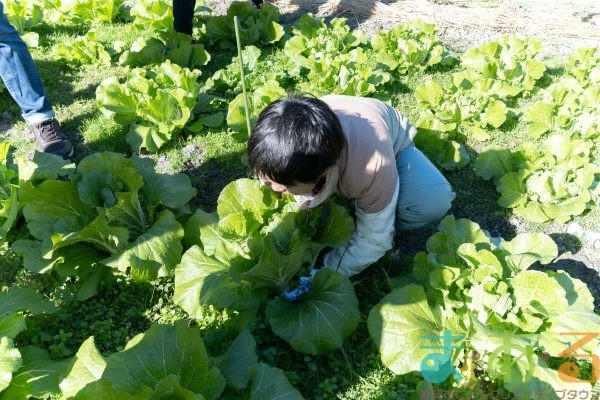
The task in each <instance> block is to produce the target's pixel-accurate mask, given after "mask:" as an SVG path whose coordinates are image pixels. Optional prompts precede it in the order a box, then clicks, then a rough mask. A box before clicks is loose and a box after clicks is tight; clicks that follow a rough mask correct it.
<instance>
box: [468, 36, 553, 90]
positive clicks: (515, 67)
mask: <svg viewBox="0 0 600 400" xmlns="http://www.w3.org/2000/svg"><path fill="white" fill-rule="evenodd" d="M541 49H542V45H541V43H540V41H539V39H536V38H525V39H521V38H519V37H517V36H504V37H502V38H499V39H498V40H495V41H491V42H487V43H485V44H483V45H481V46H479V47H477V48H474V49H469V50H467V51H466V52H465V53H464V54H463V55H462V56H461V66H462V67H463V68H465V69H466V70H468V71H471V72H474V73H476V74H478V75H479V76H480V78H481V79H484V80H488V79H489V80H492V81H493V84H491V85H489V91H490V92H491V93H493V94H496V95H498V97H499V98H500V99H510V98H514V97H516V96H520V95H523V94H528V93H530V92H531V91H532V90H533V88H534V87H535V83H536V82H537V81H538V80H539V79H540V78H541V77H542V75H544V71H545V70H546V67H545V66H544V63H543V62H542V61H540V60H539V59H537V58H536V57H538V56H539V53H540V50H541Z"/></svg>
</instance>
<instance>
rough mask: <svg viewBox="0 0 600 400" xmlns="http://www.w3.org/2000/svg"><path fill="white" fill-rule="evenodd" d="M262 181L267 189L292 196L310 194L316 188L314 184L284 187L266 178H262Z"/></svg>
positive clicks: (296, 184)
mask: <svg viewBox="0 0 600 400" xmlns="http://www.w3.org/2000/svg"><path fill="white" fill-rule="evenodd" d="M260 180H261V182H262V183H263V184H264V185H265V186H266V187H268V188H269V189H271V190H273V191H274V192H277V193H286V194H291V195H299V194H304V193H309V192H311V191H312V189H313V188H314V187H315V184H314V183H295V184H294V185H291V186H290V185H282V184H279V183H277V182H275V181H273V180H271V179H269V178H267V177H264V176H261V177H260Z"/></svg>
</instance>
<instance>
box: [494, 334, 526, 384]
mask: <svg viewBox="0 0 600 400" xmlns="http://www.w3.org/2000/svg"><path fill="white" fill-rule="evenodd" d="M497 336H500V337H501V338H502V344H501V345H500V346H498V347H496V349H494V351H493V352H491V353H490V355H489V359H488V371H487V372H488V375H489V377H490V378H492V379H502V380H503V381H504V382H506V383H511V382H512V380H513V373H512V368H513V367H514V366H516V365H520V366H525V371H524V373H525V375H524V376H523V382H529V381H530V380H531V378H532V377H533V368H534V367H535V361H534V359H533V347H531V346H530V345H526V346H522V345H516V344H515V343H513V338H514V334H512V333H509V332H507V333H501V334H499V335H497ZM519 337H522V335H521V336H519ZM523 361H525V362H523Z"/></svg>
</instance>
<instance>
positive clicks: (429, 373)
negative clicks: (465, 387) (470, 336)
mask: <svg viewBox="0 0 600 400" xmlns="http://www.w3.org/2000/svg"><path fill="white" fill-rule="evenodd" d="M463 338H464V336H452V332H451V331H449V330H448V329H446V330H444V336H421V339H429V340H438V339H443V340H444V342H443V343H444V344H443V345H441V346H420V348H421V349H443V350H444V351H443V353H431V354H428V355H427V356H425V358H424V359H423V360H422V361H421V374H422V375H423V377H424V378H425V379H426V380H428V381H429V382H431V383H442V382H444V381H445V380H446V379H448V377H450V375H453V376H454V379H456V380H457V381H460V380H461V379H462V376H461V374H460V372H458V370H457V369H456V367H455V366H454V364H452V349H462V347H463V346H453V345H452V339H463Z"/></svg>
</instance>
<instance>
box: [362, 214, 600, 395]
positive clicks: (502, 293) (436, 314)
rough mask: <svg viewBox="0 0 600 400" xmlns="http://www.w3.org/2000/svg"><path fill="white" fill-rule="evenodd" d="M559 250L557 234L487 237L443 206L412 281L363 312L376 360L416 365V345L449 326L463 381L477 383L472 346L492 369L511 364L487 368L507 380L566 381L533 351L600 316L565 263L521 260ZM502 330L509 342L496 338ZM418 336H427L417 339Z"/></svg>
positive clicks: (513, 384) (561, 345)
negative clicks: (522, 353) (553, 267)
mask: <svg viewBox="0 0 600 400" xmlns="http://www.w3.org/2000/svg"><path fill="white" fill-rule="evenodd" d="M557 254H558V250H557V246H556V244H555V243H554V242H553V241H552V239H551V238H550V237H548V236H546V235H545V234H541V233H533V234H529V233H524V234H519V235H517V236H516V237H515V238H513V239H512V240H510V241H505V240H502V239H501V238H494V239H492V238H490V237H489V235H488V234H487V233H486V232H485V231H483V230H482V229H481V228H480V227H479V225H477V224H476V223H474V222H471V221H469V220H466V219H458V220H457V219H455V218H454V217H453V216H447V217H446V218H444V219H443V220H442V222H441V223H440V226H439V231H438V232H437V233H435V234H434V235H433V236H432V237H430V238H429V240H428V241H427V245H426V251H422V252H419V253H418V254H417V255H416V256H415V264H414V268H413V274H412V275H413V276H412V278H413V280H414V283H411V284H409V285H406V286H403V287H399V288H396V289H395V290H393V291H392V292H391V293H390V294H389V295H387V296H386V297H384V298H383V299H382V300H381V302H380V303H379V304H378V305H377V306H376V307H374V308H373V309H372V310H371V312H370V314H369V318H368V327H369V332H370V334H371V336H372V338H373V339H374V341H375V343H376V344H377V345H378V347H379V349H380V352H381V358H382V361H383V363H384V364H385V365H386V366H388V368H390V369H391V370H392V371H393V372H394V373H396V374H405V373H408V372H411V371H420V370H421V365H422V364H421V362H422V361H423V360H424V359H425V358H426V357H427V356H428V355H429V354H431V353H432V351H431V350H430V349H428V348H423V347H422V346H430V345H434V346H435V345H437V346H440V347H441V348H443V346H444V344H443V341H442V339H443V336H444V335H443V332H444V331H446V330H449V331H451V333H452V335H454V336H462V337H457V338H456V339H453V340H452V345H453V346H459V347H460V348H462V350H459V351H456V352H453V355H452V358H451V362H452V365H453V366H455V367H457V369H459V370H462V371H463V373H466V374H467V376H463V378H466V379H465V380H464V381H463V382H461V385H465V386H466V387H469V385H472V384H475V383H476V381H477V378H476V375H475V373H474V372H475V371H476V370H479V371H480V372H481V370H482V369H483V366H484V364H483V363H479V364H476V365H470V364H472V363H473V360H472V359H471V358H470V357H469V355H470V353H471V352H472V351H476V352H478V353H479V354H480V356H481V359H482V360H489V361H488V373H489V374H490V375H493V374H494V371H496V373H497V371H503V372H506V371H507V370H508V371H509V374H510V375H511V376H512V377H513V378H514V379H511V377H507V376H494V377H495V378H498V379H499V380H501V381H504V382H503V383H504V386H505V388H507V389H508V390H511V391H514V390H516V389H517V388H518V387H519V385H521V387H522V386H523V385H525V386H527V388H528V389H531V390H533V389H540V388H550V389H560V388H564V385H565V382H563V381H562V380H561V379H560V378H559V374H558V371H556V370H554V369H551V368H550V367H549V366H548V365H547V364H546V363H545V361H544V360H543V359H541V357H539V353H541V352H547V353H548V354H550V355H551V356H553V357H556V356H558V355H559V354H560V353H561V352H563V351H564V350H566V349H567V348H568V347H569V346H570V344H571V342H572V340H571V338H569V336H565V335H561V333H562V332H597V331H598V329H600V317H599V316H598V315H597V314H595V313H594V305H593V297H592V296H591V294H590V292H589V290H588V289H587V287H586V285H585V284H584V283H583V282H581V281H580V280H578V279H574V278H572V277H570V276H569V275H568V274H567V273H566V272H564V271H558V272H554V271H548V272H541V271H534V270H530V269H529V268H530V267H531V266H532V265H533V264H535V263H541V264H547V263H549V262H551V261H552V260H553V259H554V258H555V257H556V256H557ZM507 335H510V338H511V341H512V344H513V347H512V348H511V347H510V346H509V347H508V348H507V347H503V340H504V339H503V336H507ZM423 336H428V337H432V339H431V340H429V339H427V340H426V343H422V345H421V342H423V341H425V339H424V338H423ZM599 344H600V342H599V341H598V339H594V340H592V341H591V342H589V343H587V344H586V345H585V346H583V347H582V348H581V349H580V350H579V351H583V352H586V353H591V354H595V353H597V350H598V345H599ZM519 346H521V347H528V348H530V349H531V355H530V360H529V361H528V360H525V359H524V357H523V358H519V357H517V356H518V354H517V352H516V351H517V350H516V349H517V348H519ZM513 357H514V358H513ZM513 360H514V362H513ZM528 362H531V363H534V364H535V368H534V372H533V379H530V380H529V381H524V380H523V377H524V375H523V369H524V368H525V367H527V366H528V365H527V363H528ZM506 363H510V364H506ZM517 378H518V379H517ZM567 385H568V384H567ZM552 393H554V391H552ZM551 398H557V397H551Z"/></svg>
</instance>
